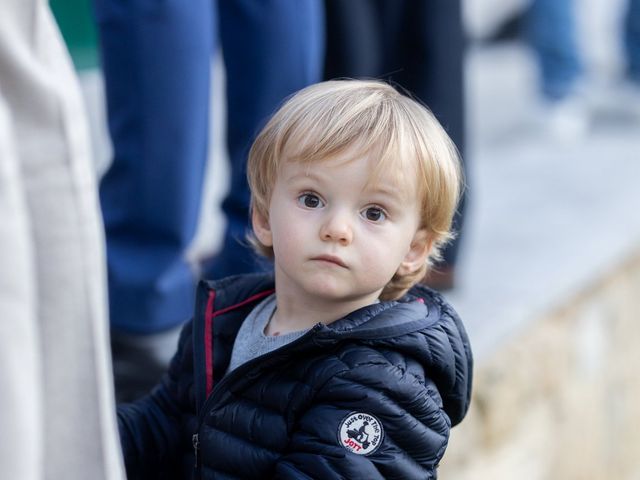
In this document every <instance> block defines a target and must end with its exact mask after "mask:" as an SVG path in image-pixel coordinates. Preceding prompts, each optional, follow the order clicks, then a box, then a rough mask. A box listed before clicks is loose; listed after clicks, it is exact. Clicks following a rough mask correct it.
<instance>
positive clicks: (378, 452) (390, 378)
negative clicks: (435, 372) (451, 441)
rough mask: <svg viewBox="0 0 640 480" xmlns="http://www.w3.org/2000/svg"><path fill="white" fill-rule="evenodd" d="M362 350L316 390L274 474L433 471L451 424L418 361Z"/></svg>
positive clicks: (356, 475) (430, 474)
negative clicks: (364, 357) (360, 359)
mask: <svg viewBox="0 0 640 480" xmlns="http://www.w3.org/2000/svg"><path fill="white" fill-rule="evenodd" d="M368 355H369V357H371V358H370V361H367V362H366V363H361V364H357V365H351V366H347V368H345V369H343V370H342V371H340V372H338V373H337V374H335V375H332V376H331V377H330V378H329V380H328V381H327V382H326V383H325V384H324V385H323V387H322V388H321V389H320V391H318V393H317V395H316V396H315V401H314V404H313V405H312V406H311V407H310V408H309V409H308V411H306V413H305V414H304V415H303V416H302V417H301V419H300V421H299V422H298V424H297V425H296V426H295V427H294V430H295V431H294V433H293V436H292V440H291V443H290V449H289V453H287V454H286V455H284V456H283V457H282V458H281V459H280V461H279V462H278V465H277V472H276V478H279V479H294V478H295V479H300V478H322V479H343V478H349V479H369V480H371V479H383V478H398V479H400V478H402V479H407V480H410V479H425V478H436V467H437V464H438V462H439V461H440V459H441V457H442V456H443V454H444V450H445V448H446V445H447V441H448V438H449V430H450V428H451V423H450V420H449V417H448V416H447V415H446V413H444V411H443V409H442V400H441V398H440V394H439V393H438V391H437V390H436V388H435V386H434V385H433V383H432V382H431V381H429V380H428V379H426V378H425V377H424V371H423V369H422V368H421V367H419V366H418V365H411V364H406V363H405V364H397V363H395V362H389V360H388V359H387V358H386V357H385V356H384V355H383V354H381V353H378V352H369V353H368ZM365 422H366V423H365Z"/></svg>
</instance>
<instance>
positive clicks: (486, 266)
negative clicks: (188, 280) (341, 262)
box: [83, 44, 640, 357]
mask: <svg viewBox="0 0 640 480" xmlns="http://www.w3.org/2000/svg"><path fill="white" fill-rule="evenodd" d="M83 85H84V88H85V92H87V99H88V102H89V106H90V111H91V116H92V123H93V125H94V136H95V144H96V153H97V158H98V165H97V169H98V172H99V173H100V172H102V171H103V170H104V168H105V166H106V162H107V159H108V157H109V145H108V142H107V141H106V140H105V134H104V124H103V119H102V116H103V111H102V107H101V95H102V94H101V86H100V81H99V75H97V74H96V73H95V72H88V73H85V74H83ZM219 85H220V82H219V79H218V81H217V82H216V84H215V89H216V90H219V89H220V86H219ZM468 104H469V131H470V148H469V152H468V161H469V164H470V166H471V175H470V180H469V184H470V185H469V195H470V207H469V216H468V218H469V220H468V224H467V226H468V228H467V231H466V232H465V234H464V243H463V249H462V258H461V261H460V265H459V267H460V268H459V284H458V287H457V288H456V290H455V291H453V292H452V293H451V294H449V295H448V297H449V298H450V299H451V301H452V302H453V304H454V305H455V306H456V308H457V309H458V310H459V312H460V314H461V316H462V317H463V319H464V320H465V322H466V323H467V325H468V329H469V332H470V335H471V337H472V341H473V344H474V348H475V351H476V355H477V356H478V357H482V356H483V355H485V354H486V353H487V352H489V351H491V350H492V349H493V348H495V346H496V345H497V344H498V343H500V342H502V341H504V340H505V339H507V338H508V337H509V336H510V335H513V334H514V333H515V332H517V331H518V329H519V328H521V327H522V326H523V325H526V323H527V322H529V321H532V320H533V319H535V318H536V317H537V316H539V315H541V314H544V312H545V311H548V310H550V309H552V308H553V307H554V306H555V305H559V304H561V303H562V302H563V301H564V300H565V299H567V297H568V296H570V295H572V294H575V293H576V292H578V291H580V290H581V289H582V288H583V287H584V286H586V285H588V284H589V283H590V282H592V281H594V280H595V279H597V278H598V277H599V276H600V275H601V274H602V273H603V272H606V271H608V270H610V269H613V268H614V267H615V266H616V265H617V264H619V263H620V262H622V261H624V259H625V257H626V256H628V255H629V254H630V253H631V252H632V251H634V250H637V249H639V248H640V214H639V213H638V210H639V209H640V188H638V185H637V184H638V182H639V181H640V121H631V119H630V118H629V117H628V116H626V115H623V114H621V113H620V112H618V111H617V110H616V108H615V105H614V104H611V105H605V106H606V108H605V109H601V111H600V115H599V116H598V117H597V118H596V119H595V122H594V126H593V128H592V130H591V132H590V133H589V134H588V135H587V136H586V137H585V138H583V139H580V140H577V141H574V142H560V141H558V140H557V139H555V138H554V137H552V136H550V135H548V133H547V132H546V130H545V128H544V122H540V117H537V116H536V112H537V111H538V103H537V97H536V89H535V68H534V66H533V64H532V62H531V58H530V57H529V54H528V52H527V51H526V50H525V49H523V48H522V47H520V46H518V45H515V44H514V45H504V46H500V47H491V48H479V47H476V48H473V49H471V51H470V53H469V57H468ZM638 107H639V109H640V100H639V104H638ZM214 115H216V118H220V116H221V115H222V112H221V111H219V110H216V109H214ZM217 124H218V125H219V124H220V122H218V123H217ZM212 134H213V136H214V137H213V138H214V142H213V143H214V145H219V144H220V142H218V141H215V139H217V138H220V136H221V132H220V131H219V130H214V131H213V132H212ZM214 148H215V147H214ZM218 148H219V147H218ZM212 157H213V159H214V161H213V162H212V163H211V165H210V168H209V175H208V179H207V185H208V187H209V192H208V193H207V196H206V198H205V202H204V208H203V213H202V222H201V225H202V226H201V229H200V234H199V237H198V239H197V241H196V243H195V245H194V252H195V253H197V252H198V251H201V250H203V249H205V248H211V246H212V245H215V244H216V243H217V242H218V240H219V232H220V231H221V229H222V223H221V222H222V219H221V218H220V215H219V213H218V211H217V206H216V203H217V199H219V198H220V196H221V194H222V192H224V190H225V188H226V186H225V181H224V176H225V167H224V163H223V162H222V161H221V159H222V158H223V157H224V155H223V152H222V151H221V150H220V149H218V150H213V151H212Z"/></svg>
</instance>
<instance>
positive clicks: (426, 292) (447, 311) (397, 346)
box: [318, 285, 473, 425]
mask: <svg viewBox="0 0 640 480" xmlns="http://www.w3.org/2000/svg"><path fill="white" fill-rule="evenodd" d="M336 335H337V336H339V337H342V338H349V339H357V340H359V341H363V342H366V343H368V344H371V345H374V346H376V347H380V348H388V349H391V350H394V351H397V352H399V353H402V354H403V355H406V356H407V357H411V358H414V359H415V360H416V361H418V362H420V363H421V364H422V366H423V367H424V370H425V373H426V375H427V376H428V377H429V378H430V379H431V380H433V382H434V383H435V385H436V387H437V388H438V391H439V392H440V395H441V396H442V400H443V408H444V410H445V412H446V413H447V415H448V416H449V418H450V419H451V423H452V425H456V424H458V423H460V422H461V421H462V419H463V418H464V416H465V414H466V413H467V410H468V409H469V404H470V401H471V385H472V376H473V355H472V352H471V346H470V343H469V339H468V336H467V333H466V330H465V328H464V325H463V324H462V322H461V320H460V318H459V317H458V314H457V313H456V312H455V310H454V309H453V308H452V307H451V306H450V305H449V304H448V303H447V302H446V300H445V299H444V298H443V297H442V295H440V294H439V293H438V292H436V291H434V290H431V289H429V288H427V287H424V286H422V285H416V286H414V287H413V288H412V289H411V290H410V291H409V292H408V293H407V294H406V295H405V296H403V297H402V298H401V299H400V300H397V301H390V302H380V303H377V304H375V305H369V306H367V307H364V308H361V309H359V310H356V311H354V312H352V313H351V314H349V315H347V316H346V317H345V318H343V319H340V320H338V321H336V322H334V323H332V324H330V325H328V326H326V327H325V328H323V329H322V330H321V331H320V333H319V335H318V337H319V340H320V341H321V339H322V338H323V337H324V338H326V339H327V341H329V339H330V338H334V339H335V336H336Z"/></svg>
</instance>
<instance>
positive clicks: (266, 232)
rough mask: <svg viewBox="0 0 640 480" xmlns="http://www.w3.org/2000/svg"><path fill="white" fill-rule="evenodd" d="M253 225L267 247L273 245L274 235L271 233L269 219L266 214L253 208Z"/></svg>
mask: <svg viewBox="0 0 640 480" xmlns="http://www.w3.org/2000/svg"><path fill="white" fill-rule="evenodd" d="M251 225H252V226H253V233H254V234H255V236H256V237H257V238H258V240H260V243H262V244H263V245H264V246H265V247H273V236H272V235H271V226H270V225H269V220H268V219H267V218H265V216H264V215H262V214H261V213H259V212H258V210H257V209H255V208H254V209H253V211H252V212H251Z"/></svg>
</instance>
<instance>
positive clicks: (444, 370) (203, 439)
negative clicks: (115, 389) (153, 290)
mask: <svg viewBox="0 0 640 480" xmlns="http://www.w3.org/2000/svg"><path fill="white" fill-rule="evenodd" d="M273 289H274V286H273V280H272V278H271V277H269V276H265V275H247V276H239V277H230V278H227V279H224V280H222V281H219V282H212V283H206V282H202V283H201V284H200V285H199V287H198V296H197V304H196V313H195V316H194V319H193V321H192V322H189V323H188V324H187V325H186V326H185V328H184V329H183V331H182V334H181V337H180V342H179V349H178V352H177V354H176V355H175V357H174V358H173V360H172V363H171V366H170V369H169V372H168V374H167V375H166V376H165V378H164V380H163V382H162V383H161V384H160V385H159V386H157V387H156V388H155V389H154V391H153V392H152V393H151V394H150V395H149V396H147V397H145V398H144V399H142V400H141V401H139V402H136V403H133V404H128V405H122V406H120V407H119V408H118V420H119V427H120V435H121V440H122V446H123V450H124V455H125V463H126V466H127V474H128V477H129V478H130V479H134V478H144V479H154V480H155V479H162V478H170V479H176V478H184V479H188V478H202V479H252V480H255V479H272V478H278V479H294V478H295V479H309V478H314V479H316V478H317V479H367V480H372V479H380V478H392V479H403V480H407V479H425V478H436V467H437V465H438V462H439V461H440V459H441V457H442V455H443V454H444V450H445V448H446V446H447V440H448V437H449V430H450V428H451V426H452V425H455V424H457V423H458V422H460V421H461V420H462V418H463V417H464V415H465V413H466V411H467V409H468V407H469V398H470V393H471V377H472V357H471V350H470V347H469V342H468V339H467V336H466V333H465V331H464V328H463V326H462V324H461V323H460V320H459V319H458V317H457V315H456V314H455V312H454V311H453V310H452V308H451V307H450V306H449V305H447V304H446V303H445V301H444V300H443V299H442V297H441V296H440V295H439V294H437V293H435V292H433V291H431V290H429V289H426V288H423V287H420V286H416V287H414V288H413V289H412V290H411V291H410V292H409V293H408V294H407V295H406V296H405V297H403V298H402V299H401V300H400V301H393V302H381V303H378V304H375V305H371V306H368V307H365V308H362V309H360V310H357V311H355V312H353V313H352V314H350V315H348V316H347V317H345V318H343V319H340V320H338V321H336V322H334V323H332V324H331V325H328V326H326V325H322V324H318V325H316V326H315V327H314V328H313V329H312V330H311V331H310V332H308V333H307V334H305V335H304V336H303V337H301V338H299V339H298V340H296V341H294V342H292V343H290V344H288V345H286V346H284V347H282V348H280V349H278V350H275V351H273V352H271V353H269V354H267V355H264V356H262V357H258V358H256V359H254V360H251V361H249V362H247V363H245V364H244V365H241V366H240V367H238V368H237V369H236V370H234V371H233V372H231V373H230V374H229V375H227V376H225V373H226V370H227V367H228V365H229V360H230V357H231V351H232V348H233V342H234V340H235V336H236V334H237V332H238V329H239V328H240V324H241V323H242V321H243V320H244V318H246V316H247V314H248V313H249V312H250V311H251V309H252V308H253V307H254V306H255V305H256V304H257V303H258V302H260V300H262V299H263V298H265V297H266V296H267V295H270V294H271V293H272V292H273Z"/></svg>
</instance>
